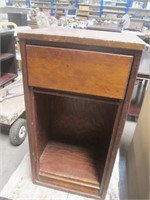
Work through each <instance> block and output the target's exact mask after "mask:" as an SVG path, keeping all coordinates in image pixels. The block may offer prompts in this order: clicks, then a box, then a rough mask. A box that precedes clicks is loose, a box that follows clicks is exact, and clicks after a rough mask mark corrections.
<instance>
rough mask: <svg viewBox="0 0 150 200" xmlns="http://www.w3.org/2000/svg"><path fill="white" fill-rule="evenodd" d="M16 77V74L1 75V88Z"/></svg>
mask: <svg viewBox="0 0 150 200" xmlns="http://www.w3.org/2000/svg"><path fill="white" fill-rule="evenodd" d="M16 77H17V75H16V74H12V73H1V75H0V86H3V85H5V84H6V83H8V82H10V81H13V80H14V79H15V78H16Z"/></svg>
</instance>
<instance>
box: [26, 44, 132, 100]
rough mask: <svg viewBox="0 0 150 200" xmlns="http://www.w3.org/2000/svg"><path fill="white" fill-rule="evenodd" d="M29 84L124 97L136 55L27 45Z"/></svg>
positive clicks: (82, 92) (111, 96)
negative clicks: (133, 56)
mask: <svg viewBox="0 0 150 200" xmlns="http://www.w3.org/2000/svg"><path fill="white" fill-rule="evenodd" d="M27 63H28V80H29V85H31V86H37V87H43V88H49V89H56V90H62V91H70V92H76V93H81V94H91V95H97V96H104V97H110V98H118V99H123V97H124V93H125V89H126V84H127V81H128V75H129V72H130V67H131V64H132V56H127V55H126V56H125V55H119V54H118V55H115V54H108V53H101V52H88V51H80V50H72V49H63V48H51V47H39V46H34V45H33V46H30V45H28V46H27Z"/></svg>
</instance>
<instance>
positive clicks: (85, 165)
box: [40, 141, 104, 188]
mask: <svg viewBox="0 0 150 200" xmlns="http://www.w3.org/2000/svg"><path fill="white" fill-rule="evenodd" d="M103 168H104V159H102V156H99V155H98V154H97V152H96V150H94V149H91V148H89V149H88V148H84V147H82V146H76V145H70V144H66V143H61V142H54V141H50V142H49V143H48V144H47V146H46V148H45V150H44V152H43V154H42V155H41V158H40V172H44V173H47V174H49V175H52V176H53V177H54V176H56V177H57V178H58V177H59V178H64V179H66V180H67V181H71V182H72V181H75V182H78V183H79V184H80V183H82V184H83V183H86V184H91V185H92V186H93V187H94V186H95V187H96V188H99V185H100V179H101V174H100V173H101V172H102V170H103ZM98 172H99V174H98ZM98 177H99V178H98ZM68 178H69V180H68Z"/></svg>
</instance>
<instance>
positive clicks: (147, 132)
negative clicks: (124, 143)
mask: <svg viewBox="0 0 150 200" xmlns="http://www.w3.org/2000/svg"><path fill="white" fill-rule="evenodd" d="M127 170H128V189H129V199H136V200H137V199H142V200H144V199H147V200H149V199H150V84H149V86H148V89H147V91H146V94H145V98H144V102H143V105H142V108H141V112H140V116H139V119H138V122H137V126H136V129H135V133H134V137H133V141H132V143H131V145H130V148H129V151H128V154H127Z"/></svg>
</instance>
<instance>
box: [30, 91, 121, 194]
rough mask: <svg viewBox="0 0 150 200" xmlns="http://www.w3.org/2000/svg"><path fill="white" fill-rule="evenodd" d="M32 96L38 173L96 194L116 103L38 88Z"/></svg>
mask: <svg viewBox="0 0 150 200" xmlns="http://www.w3.org/2000/svg"><path fill="white" fill-rule="evenodd" d="M43 92H44V90H43ZM34 99H35V116H36V119H35V120H36V122H33V124H36V126H35V134H36V135H34V137H36V143H37V150H36V151H37V154H38V156H39V157H38V158H37V159H38V160H39V161H38V163H39V166H38V169H39V172H38V173H39V174H38V175H39V176H41V178H45V179H46V180H47V179H48V178H50V181H49V183H50V182H51V185H56V186H59V187H65V186H66V185H67V186H66V188H67V187H72V188H73V187H74V186H72V185H76V188H78V190H81V188H82V189H83V188H86V189H87V188H88V189H87V190H88V191H89V190H94V192H95V194H97V195H98V191H99V188H100V184H101V179H102V175H103V171H104V166H105V161H106V157H107V152H108V147H109V143H110V139H111V136H112V130H113V126H114V121H115V117H116V113H117V109H118V104H117V103H108V102H106V103H105V102H103V101H99V100H97V101H93V100H92V99H85V98H82V97H78V98H77V97H75V96H72V97H71V96H59V95H58V96H57V95H54V94H51V93H50V92H49V93H46V94H45V93H40V90H39V91H38V92H36V91H35V92H34ZM33 120H34V119H33ZM62 180H63V184H62V183H60V182H62ZM59 181H60V182H59ZM70 184H71V186H70ZM83 190H84V189H83ZM91 194H92V192H91Z"/></svg>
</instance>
